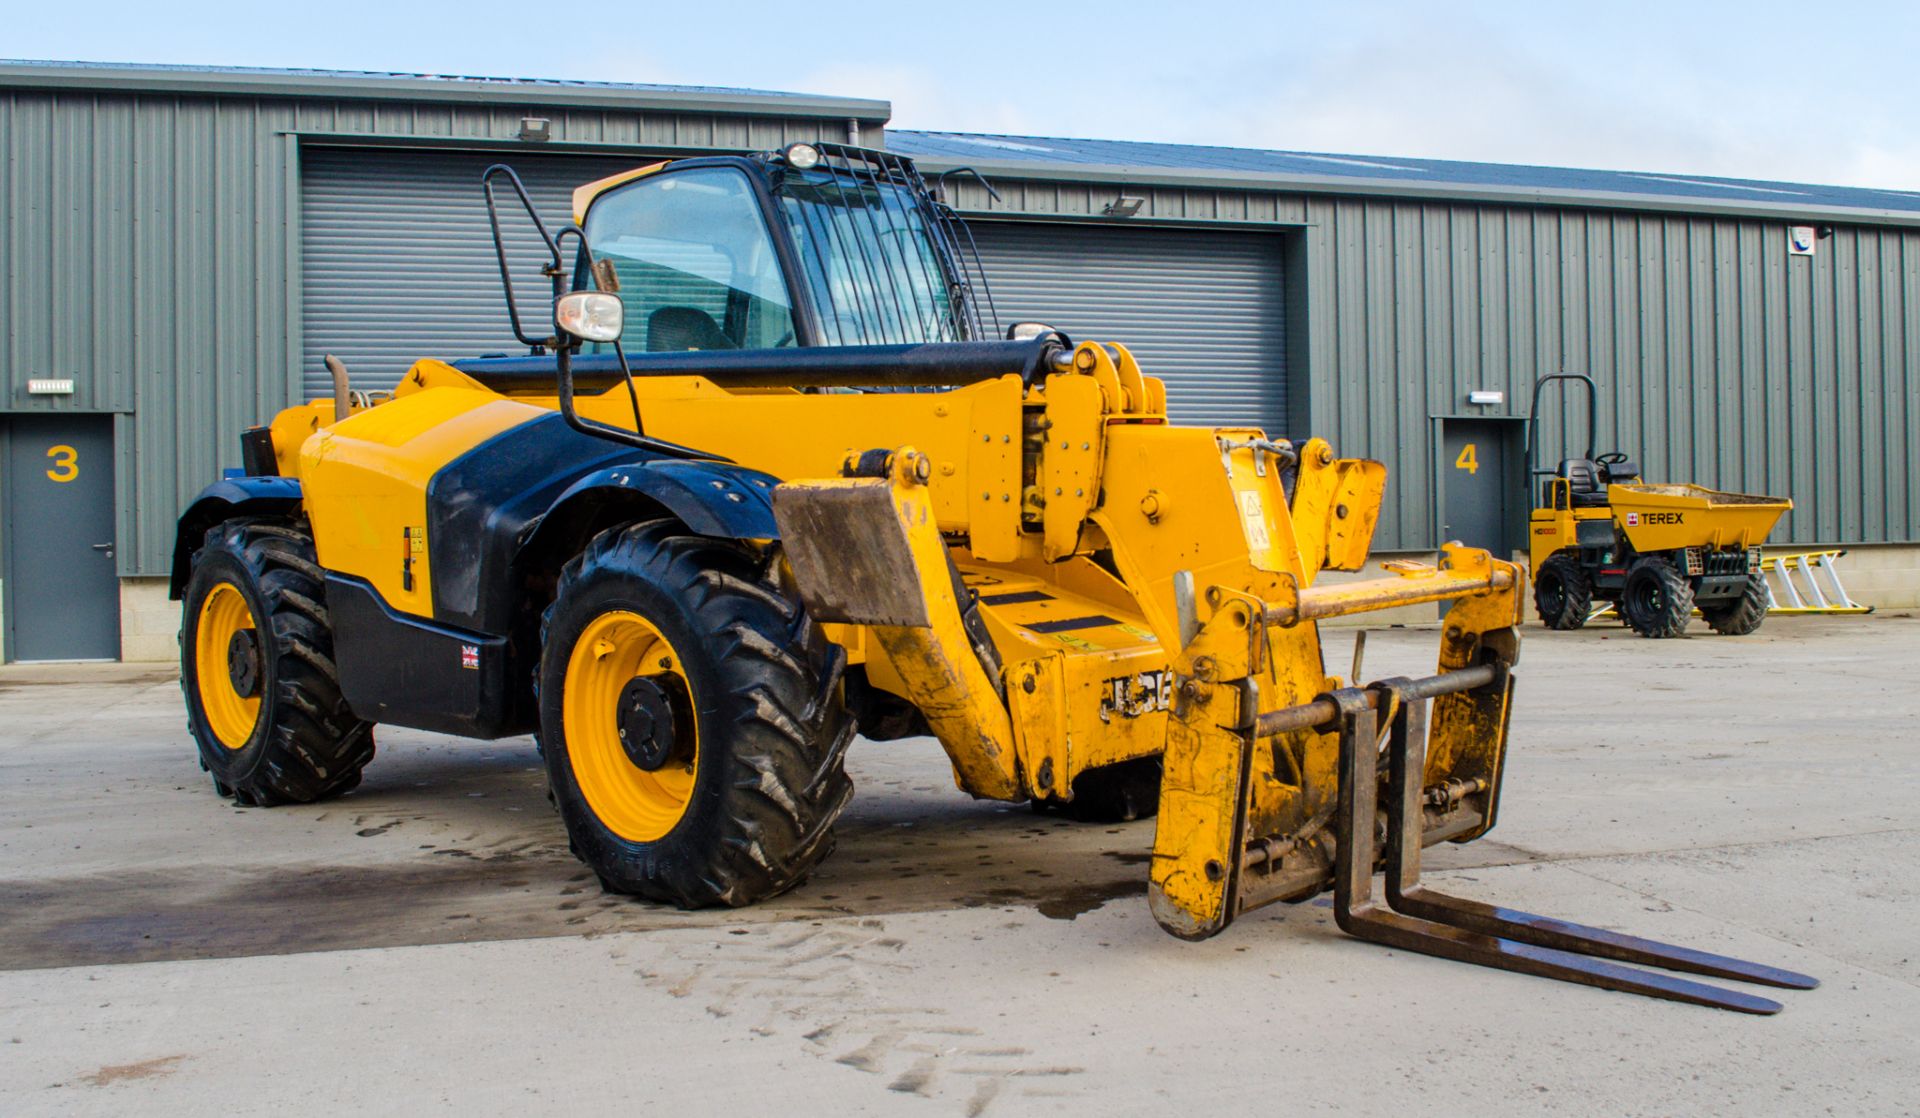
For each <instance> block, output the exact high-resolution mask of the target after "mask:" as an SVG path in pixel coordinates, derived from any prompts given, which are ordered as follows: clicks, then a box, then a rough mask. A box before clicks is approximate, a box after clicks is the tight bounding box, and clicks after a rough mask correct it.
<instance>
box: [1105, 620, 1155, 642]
mask: <svg viewBox="0 0 1920 1118" xmlns="http://www.w3.org/2000/svg"><path fill="white" fill-rule="evenodd" d="M1114 628H1116V629H1118V630H1120V631H1121V632H1123V633H1125V634H1126V635H1128V636H1130V637H1133V638H1135V639H1137V640H1143V641H1150V640H1153V639H1154V637H1153V633H1152V632H1150V631H1148V630H1146V629H1142V628H1141V627H1140V626H1138V625H1128V624H1125V623H1124V622H1123V623H1121V624H1119V625H1115V626H1114Z"/></svg>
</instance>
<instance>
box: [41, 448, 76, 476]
mask: <svg viewBox="0 0 1920 1118" xmlns="http://www.w3.org/2000/svg"><path fill="white" fill-rule="evenodd" d="M47 457H48V458H51V459H53V468H52V469H50V470H48V471H47V476H48V477H50V478H52V479H53V480H55V481H72V480H73V479H74V478H77V477H79V476H80V452H79V451H77V450H75V449H73V448H72V447H70V446H67V445H66V444H64V443H62V444H61V445H59V446H50V447H48V448H47Z"/></svg>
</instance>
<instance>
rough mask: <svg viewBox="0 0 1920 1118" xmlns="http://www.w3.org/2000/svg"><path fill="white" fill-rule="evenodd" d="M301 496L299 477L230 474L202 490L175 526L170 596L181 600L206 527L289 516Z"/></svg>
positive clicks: (168, 593)
mask: <svg viewBox="0 0 1920 1118" xmlns="http://www.w3.org/2000/svg"><path fill="white" fill-rule="evenodd" d="M300 498H301V493H300V480H299V479H298V478H290V477H231V478H224V479H222V480H220V481H216V482H214V483H213V484H212V485H209V486H207V487H206V488H205V489H202V490H201V491H200V495H199V496H198V497H195V498H194V499H193V503H192V504H190V505H188V506H187V511H186V512H183V513H181V514H180V520H179V522H178V523H177V525H176V526H175V528H174V533H173V569H172V571H171V573H170V577H169V580H168V583H167V596H168V597H170V598H172V599H173V600H174V601H179V600H180V595H181V594H182V593H184V592H185V591H186V588H187V576H188V575H189V574H191V573H192V571H193V553H194V552H195V551H198V550H199V549H200V542H201V541H202V540H204V539H205V538H206V535H207V529H209V528H211V527H213V526H214V525H216V524H218V523H220V522H221V521H223V520H229V519H231V518H233V517H236V516H287V515H290V514H292V513H295V512H298V511H299V510H300Z"/></svg>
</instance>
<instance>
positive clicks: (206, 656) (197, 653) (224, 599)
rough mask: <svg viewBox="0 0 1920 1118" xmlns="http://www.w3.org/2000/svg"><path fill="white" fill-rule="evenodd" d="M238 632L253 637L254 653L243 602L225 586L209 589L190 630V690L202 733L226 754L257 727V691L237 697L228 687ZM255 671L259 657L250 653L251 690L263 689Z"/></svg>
mask: <svg viewBox="0 0 1920 1118" xmlns="http://www.w3.org/2000/svg"><path fill="white" fill-rule="evenodd" d="M243 632H245V633H252V634H255V636H254V638H253V639H254V640H255V642H256V643H255V645H254V647H255V648H256V649H258V647H259V645H258V643H257V642H258V635H257V634H258V629H257V628H256V626H255V625H254V621H253V611H252V610H251V609H249V608H247V599H246V596H245V595H244V594H241V593H240V588H239V587H237V586H235V585H234V584H233V583H231V582H222V583H217V584H215V586H214V588H213V589H212V590H211V591H209V592H208V594H207V597H206V600H205V601H202V602H201V603H200V620H199V623H198V624H197V625H195V626H194V631H193V668H194V673H193V674H194V685H195V687H196V688H197V689H198V691H199V692H200V711H201V713H202V714H204V715H205V716H206V719H207V728H208V729H210V730H212V731H213V736H214V737H216V738H218V739H220V744H221V745H224V746H226V747H227V748H228V749H242V748H245V746H246V744H247V741H248V740H249V739H251V738H252V737H253V728H254V725H255V724H256V723H258V722H259V721H260V696H259V693H258V691H257V690H256V691H255V693H254V694H252V695H242V694H241V693H240V689H239V688H238V687H236V686H235V685H234V682H233V673H232V671H231V670H230V667H229V660H228V655H229V652H230V650H231V649H232V646H233V641H234V638H235V637H237V636H239V635H240V634H241V633H243ZM259 669H260V664H259V654H258V653H257V652H256V654H255V669H254V677H255V680H256V682H255V684H254V686H255V688H256V689H257V688H258V687H260V686H263V685H264V681H262V680H260V670H259Z"/></svg>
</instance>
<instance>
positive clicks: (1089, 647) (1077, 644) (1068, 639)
mask: <svg viewBox="0 0 1920 1118" xmlns="http://www.w3.org/2000/svg"><path fill="white" fill-rule="evenodd" d="M1053 639H1054V640H1057V641H1059V642H1060V643H1061V644H1064V645H1066V646H1067V647H1068V648H1071V649H1074V650H1076V651H1079V652H1105V651H1106V646H1105V645H1101V644H1095V643H1094V642H1092V641H1090V640H1088V639H1087V638H1085V637H1076V636H1074V635H1072V634H1071V633H1055V634H1053Z"/></svg>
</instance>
